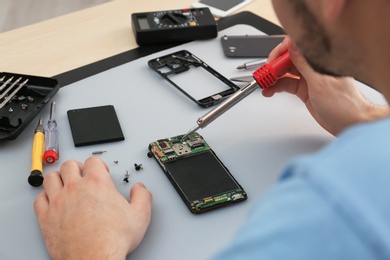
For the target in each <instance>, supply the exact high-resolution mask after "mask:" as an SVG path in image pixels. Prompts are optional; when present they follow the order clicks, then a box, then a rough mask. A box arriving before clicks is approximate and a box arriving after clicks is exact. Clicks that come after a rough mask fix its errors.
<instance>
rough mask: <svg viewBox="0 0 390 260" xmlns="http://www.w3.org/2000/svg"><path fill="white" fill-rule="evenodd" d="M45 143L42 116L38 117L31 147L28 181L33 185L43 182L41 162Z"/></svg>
mask: <svg viewBox="0 0 390 260" xmlns="http://www.w3.org/2000/svg"><path fill="white" fill-rule="evenodd" d="M44 144H45V129H44V128H43V125H42V118H39V121H38V125H37V127H36V128H35V134H34V141H33V147H32V156H31V160H32V164H31V171H30V176H29V177H28V183H29V184H30V185H31V186H33V187H39V186H41V185H42V183H43V174H42V163H43V152H44V149H45V147H44Z"/></svg>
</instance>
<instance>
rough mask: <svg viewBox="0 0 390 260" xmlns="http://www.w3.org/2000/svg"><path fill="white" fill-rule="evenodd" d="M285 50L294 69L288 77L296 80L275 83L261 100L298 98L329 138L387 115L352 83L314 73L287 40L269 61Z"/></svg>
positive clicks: (283, 79) (272, 54) (386, 109)
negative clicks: (282, 96) (279, 96)
mask: <svg viewBox="0 0 390 260" xmlns="http://www.w3.org/2000/svg"><path fill="white" fill-rule="evenodd" d="M287 50H288V51H289V54H290V58H291V61H292V62H293V64H294V66H295V67H294V68H293V69H291V71H290V73H291V74H292V75H294V76H296V77H284V78H282V79H279V80H278V82H277V83H276V84H275V85H274V86H272V87H270V88H268V89H265V90H263V91H262V93H263V95H264V96H265V97H272V96H273V95H274V94H275V93H277V92H288V93H290V94H294V95H296V96H298V97H299V98H300V99H301V100H302V101H303V102H304V103H305V105H306V107H307V109H308V110H309V112H310V113H311V115H312V116H313V117H314V119H315V120H316V121H317V122H318V123H319V124H320V125H321V126H322V127H323V128H324V129H325V130H327V131H328V132H330V133H331V134H333V135H337V134H339V133H340V132H342V131H343V130H345V129H346V128H348V127H350V126H351V125H353V124H357V123H360V122H365V121H370V120H375V119H378V118H382V117H384V116H388V115H389V114H390V113H389V108H388V107H378V106H374V105H372V104H371V103H370V102H368V100H366V99H365V98H364V97H363V96H362V95H361V93H360V92H359V91H358V89H357V88H356V85H355V81H354V79H352V78H345V77H344V78H343V77H341V78H335V77H331V76H327V75H322V74H319V73H317V72H315V71H314V70H313V69H312V68H311V67H310V66H309V64H308V63H307V62H306V60H305V59H304V58H303V57H302V56H301V55H300V53H299V52H298V51H297V50H296V48H295V46H294V45H293V43H292V42H291V40H290V39H289V38H288V37H286V39H285V40H284V41H283V42H282V43H281V44H280V45H279V46H277V47H276V48H275V49H274V50H273V51H272V52H271V53H270V55H269V61H273V60H275V59H276V58H277V57H279V56H280V55H281V54H283V53H284V52H286V51H287Z"/></svg>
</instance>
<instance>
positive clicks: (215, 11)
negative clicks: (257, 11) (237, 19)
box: [192, 0, 252, 17]
mask: <svg viewBox="0 0 390 260" xmlns="http://www.w3.org/2000/svg"><path fill="white" fill-rule="evenodd" d="M201 1H202V0H198V1H196V2H194V3H192V7H194V8H204V7H208V8H209V9H210V11H211V13H212V14H213V15H214V16H216V17H226V16H228V15H229V14H231V13H233V12H235V11H237V10H238V9H240V8H242V7H244V6H245V5H247V4H249V3H250V2H252V0H243V1H242V2H241V3H239V4H237V5H234V6H232V7H231V8H230V9H228V10H226V11H224V10H222V9H219V8H218V7H216V6H212V5H209V4H205V3H202V2H201ZM216 1H218V0H216Z"/></svg>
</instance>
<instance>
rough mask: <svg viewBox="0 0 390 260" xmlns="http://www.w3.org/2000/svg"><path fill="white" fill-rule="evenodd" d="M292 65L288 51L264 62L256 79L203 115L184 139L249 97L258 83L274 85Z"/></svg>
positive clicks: (264, 87) (261, 85) (264, 86)
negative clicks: (268, 61)
mask: <svg viewBox="0 0 390 260" xmlns="http://www.w3.org/2000/svg"><path fill="white" fill-rule="evenodd" d="M291 67H292V62H291V60H290V56H289V54H288V51H286V52H285V53H283V54H282V55H281V56H280V57H278V58H277V59H276V60H274V61H272V62H270V63H267V64H264V65H263V66H261V67H260V68H259V69H257V70H256V71H255V72H253V74H252V76H253V78H254V80H253V81H252V82H250V83H249V84H248V85H246V86H245V87H243V88H241V89H240V90H238V91H237V92H236V93H234V94H233V95H232V96H231V97H230V98H228V99H227V100H225V101H224V102H223V103H222V104H220V105H219V106H217V107H215V108H214V109H212V110H211V111H209V112H208V113H206V114H205V115H203V116H202V117H200V118H199V119H198V120H197V121H196V124H197V125H196V126H195V127H194V128H192V129H191V130H190V131H188V132H187V133H186V134H185V135H184V136H183V139H184V140H185V139H187V138H188V136H189V135H190V134H191V133H193V132H195V131H196V130H198V129H199V128H205V127H206V126H207V125H208V124H210V123H211V122H213V121H214V120H215V119H217V118H218V117H219V116H221V115H222V114H223V113H225V112H226V111H227V110H229V109H230V108H232V107H233V106H234V105H236V104H237V103H238V102H240V101H241V100H242V99H244V98H245V97H247V96H248V95H249V94H251V93H252V92H253V91H255V90H256V89H257V87H258V85H259V86H260V87H261V88H262V89H267V88H269V87H270V86H272V85H273V84H274V83H275V82H276V81H277V80H278V78H279V77H280V76H282V75H283V74H285V73H286V72H287V71H288V70H289V69H290V68H291Z"/></svg>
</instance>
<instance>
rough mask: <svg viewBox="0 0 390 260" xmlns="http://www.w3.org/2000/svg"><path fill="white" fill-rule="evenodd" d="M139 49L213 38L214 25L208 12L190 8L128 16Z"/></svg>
mask: <svg viewBox="0 0 390 260" xmlns="http://www.w3.org/2000/svg"><path fill="white" fill-rule="evenodd" d="M131 19H132V27H133V32H134V34H135V39H136V41H137V43H138V44H139V45H151V44H160V43H172V42H187V41H192V40H202V39H211V38H215V37H217V35H218V28H217V23H216V22H215V19H214V17H213V15H212V14H211V12H210V10H209V9H208V8H191V9H183V10H168V11H157V12H148V13H133V14H132V15H131Z"/></svg>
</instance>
